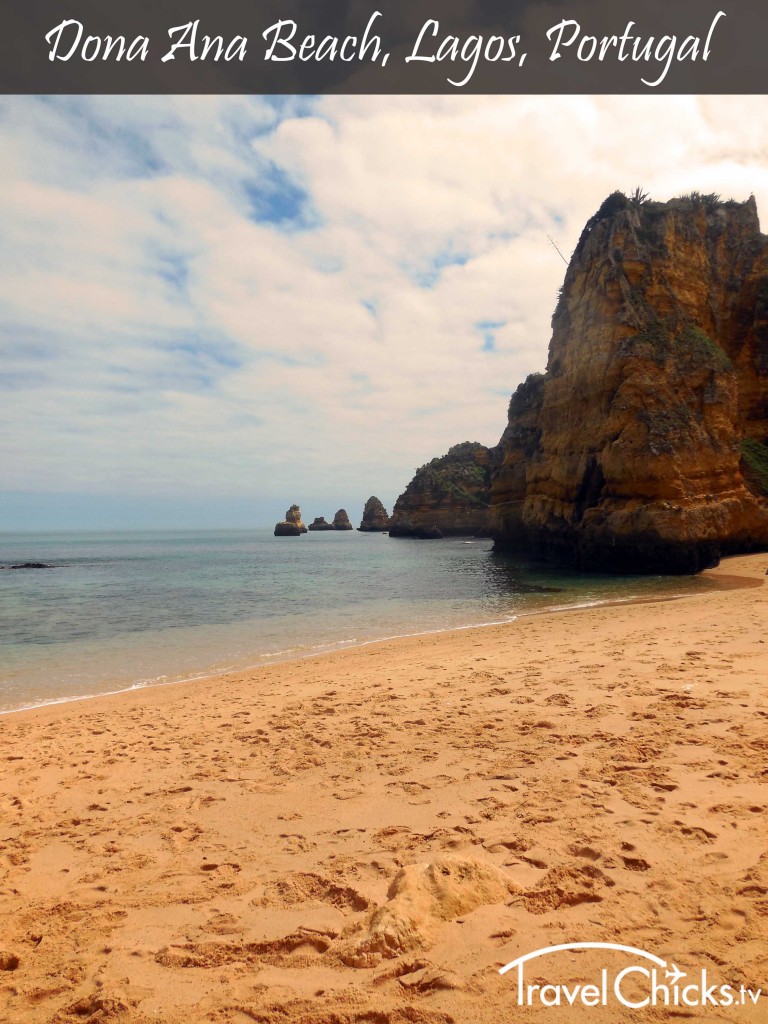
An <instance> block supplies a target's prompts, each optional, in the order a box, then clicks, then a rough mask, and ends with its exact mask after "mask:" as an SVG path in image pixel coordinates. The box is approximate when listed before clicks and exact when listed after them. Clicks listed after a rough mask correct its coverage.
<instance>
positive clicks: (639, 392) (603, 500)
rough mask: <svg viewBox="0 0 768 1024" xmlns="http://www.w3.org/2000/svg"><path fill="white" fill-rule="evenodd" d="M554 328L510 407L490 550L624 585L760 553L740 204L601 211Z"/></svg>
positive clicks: (753, 330)
mask: <svg viewBox="0 0 768 1024" xmlns="http://www.w3.org/2000/svg"><path fill="white" fill-rule="evenodd" d="M552 328H553V334H552V340H551V342H550V346H549V361H548V365H547V370H546V373H544V374H534V375H533V376H531V377H529V378H528V379H527V380H526V381H525V383H523V384H521V385H520V387H519V388H518V389H517V391H516V392H515V394H514V395H513V396H512V401H511V403H510V406H509V422H508V425H507V428H506V430H505V432H504V435H503V437H502V439H501V442H500V449H501V456H502V457H501V465H500V467H499V468H498V471H497V472H496V474H495V477H494V481H493V489H492V509H491V528H492V534H493V536H494V538H495V541H496V546H497V548H499V549H506V550H513V549H516V550H520V551H523V552H525V553H526V554H528V555H533V556H535V557H542V558H546V559H549V560H552V561H557V562H561V563H565V564H569V565H572V566H574V567H576V568H579V569H587V570H608V571H611V572H632V573H675V572H678V573H691V572H697V571H699V570H700V569H704V568H706V567H708V566H711V565H715V564H716V563H717V561H718V560H719V558H720V556H721V555H724V554H729V553H736V552H740V551H754V550H765V549H766V548H768V500H767V499H768V238H767V237H766V236H765V235H763V234H761V232H760V226H759V221H758V216H757V208H756V206H755V201H754V198H751V199H749V200H748V201H747V202H746V203H737V202H733V201H728V202H721V201H720V200H719V197H717V196H702V195H699V194H697V193H693V194H691V195H690V196H687V197H684V198H681V199H673V200H671V201H670V202H668V203H657V202H649V201H647V200H646V197H645V196H642V195H640V194H639V193H638V194H636V195H635V196H633V197H627V196H625V195H623V194H622V193H620V192H615V193H613V195H611V196H609V197H608V199H606V201H605V202H604V203H603V205H602V206H601V207H600V209H599V210H598V211H597V213H596V214H595V215H594V217H592V218H591V220H590V221H589V222H588V223H587V225H586V227H585V229H584V232H583V233H582V236H581V238H580V240H579V243H578V245H577V246H576V250H575V252H574V254H573V256H572V258H571V262H570V264H569V266H568V270H567V272H566V275H565V282H564V284H563V288H562V293H561V296H560V300H559V302H558V304H557V308H556V310H555V313H554V316H553V318H552Z"/></svg>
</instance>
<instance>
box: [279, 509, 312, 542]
mask: <svg viewBox="0 0 768 1024" xmlns="http://www.w3.org/2000/svg"><path fill="white" fill-rule="evenodd" d="M306 532H307V528H306V526H305V525H304V523H302V521H301V509H300V508H299V506H298V505H291V507H290V508H289V509H288V511H287V512H286V513H285V519H284V520H283V522H282V523H277V525H276V526H275V536H276V537H298V535H299V534H300V533H306Z"/></svg>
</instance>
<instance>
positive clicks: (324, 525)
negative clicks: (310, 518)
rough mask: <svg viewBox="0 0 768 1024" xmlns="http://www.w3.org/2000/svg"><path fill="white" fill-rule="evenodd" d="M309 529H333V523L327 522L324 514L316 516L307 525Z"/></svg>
mask: <svg viewBox="0 0 768 1024" xmlns="http://www.w3.org/2000/svg"><path fill="white" fill-rule="evenodd" d="M307 529H308V530H309V531H313V530H334V529H335V527H334V525H333V523H329V522H328V520H327V519H326V518H325V516H317V518H316V519H315V521H314V522H313V523H310V524H309V526H308V527H307Z"/></svg>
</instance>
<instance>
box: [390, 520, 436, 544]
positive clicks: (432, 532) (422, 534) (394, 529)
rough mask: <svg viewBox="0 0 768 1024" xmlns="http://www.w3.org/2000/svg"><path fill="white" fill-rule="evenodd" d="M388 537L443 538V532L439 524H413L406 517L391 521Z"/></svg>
mask: <svg viewBox="0 0 768 1024" xmlns="http://www.w3.org/2000/svg"><path fill="white" fill-rule="evenodd" d="M389 536H390V537H409V538H410V539H411V540H443V538H444V537H445V534H444V533H443V531H442V530H441V529H440V527H439V526H435V525H434V524H433V525H432V526H414V525H413V523H411V522H410V521H409V520H407V519H401V520H400V522H398V523H395V522H394V521H393V523H392V525H391V526H390V528H389Z"/></svg>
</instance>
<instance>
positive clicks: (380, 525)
mask: <svg viewBox="0 0 768 1024" xmlns="http://www.w3.org/2000/svg"><path fill="white" fill-rule="evenodd" d="M388 529H389V516H388V515H387V510H386V509H385V508H384V506H383V505H382V503H381V502H380V501H379V499H378V498H376V497H374V496H371V497H370V498H369V499H368V501H366V503H365V508H364V509H363V518H362V520H361V522H360V525H359V526H358V530H360V531H361V532H362V533H386V531H387V530H388Z"/></svg>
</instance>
